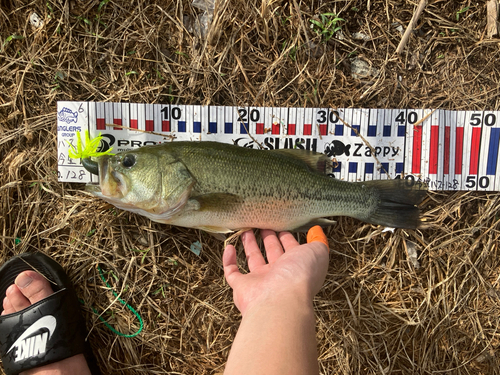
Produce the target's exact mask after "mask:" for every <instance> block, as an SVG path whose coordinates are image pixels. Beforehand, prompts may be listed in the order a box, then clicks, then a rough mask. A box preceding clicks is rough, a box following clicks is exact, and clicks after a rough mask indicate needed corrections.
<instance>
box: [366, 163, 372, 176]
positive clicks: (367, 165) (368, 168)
mask: <svg viewBox="0 0 500 375" xmlns="http://www.w3.org/2000/svg"><path fill="white" fill-rule="evenodd" d="M365 173H370V174H373V163H366V164H365Z"/></svg>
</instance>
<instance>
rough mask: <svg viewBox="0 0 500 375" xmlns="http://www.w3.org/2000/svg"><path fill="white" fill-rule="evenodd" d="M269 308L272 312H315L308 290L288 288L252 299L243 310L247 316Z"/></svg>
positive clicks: (243, 314) (243, 313)
mask: <svg viewBox="0 0 500 375" xmlns="http://www.w3.org/2000/svg"><path fill="white" fill-rule="evenodd" d="M262 310H268V311H269V312H270V313H272V314H287V313H289V312H290V311H294V312H297V313H298V312H303V313H314V309H313V298H312V297H311V296H310V294H309V293H308V292H306V291H301V290H286V291H283V292H280V293H276V292H273V293H266V294H264V295H262V296H261V297H260V298H259V299H256V300H254V301H252V303H251V304H250V305H248V307H247V308H246V309H245V311H244V312H242V316H243V317H245V316H247V315H249V314H253V313H255V312H258V311H262Z"/></svg>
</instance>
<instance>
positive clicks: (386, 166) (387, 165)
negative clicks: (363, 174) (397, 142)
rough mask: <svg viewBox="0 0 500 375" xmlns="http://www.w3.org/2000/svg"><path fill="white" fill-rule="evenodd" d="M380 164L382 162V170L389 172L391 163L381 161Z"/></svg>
mask: <svg viewBox="0 0 500 375" xmlns="http://www.w3.org/2000/svg"><path fill="white" fill-rule="evenodd" d="M380 164H382V169H381V170H380V172H382V173H389V163H380Z"/></svg>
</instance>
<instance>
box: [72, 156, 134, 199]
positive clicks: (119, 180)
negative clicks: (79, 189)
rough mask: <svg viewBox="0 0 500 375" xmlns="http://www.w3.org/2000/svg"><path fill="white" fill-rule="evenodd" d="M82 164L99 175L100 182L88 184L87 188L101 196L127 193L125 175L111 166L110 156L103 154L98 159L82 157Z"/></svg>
mask: <svg viewBox="0 0 500 375" xmlns="http://www.w3.org/2000/svg"><path fill="white" fill-rule="evenodd" d="M82 164H83V166H84V168H85V169H86V170H87V171H88V172H90V173H92V174H96V175H98V176H99V183H90V184H87V185H86V187H85V190H87V191H89V192H91V193H93V194H95V195H99V196H101V197H114V198H122V197H123V196H124V195H125V194H126V191H127V184H126V182H125V180H124V179H123V176H122V175H121V174H120V173H118V172H116V171H115V170H113V168H112V167H111V166H110V157H109V156H107V155H104V156H101V157H100V158H99V159H98V161H93V160H91V159H90V158H87V159H82ZM96 172H97V173H96Z"/></svg>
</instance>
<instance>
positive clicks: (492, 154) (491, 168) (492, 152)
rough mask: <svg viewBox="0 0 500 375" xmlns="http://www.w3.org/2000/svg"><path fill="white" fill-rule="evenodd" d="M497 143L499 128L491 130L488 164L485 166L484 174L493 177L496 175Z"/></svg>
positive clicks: (499, 139)
mask: <svg viewBox="0 0 500 375" xmlns="http://www.w3.org/2000/svg"><path fill="white" fill-rule="evenodd" d="M499 142H500V128H493V129H491V135H490V146H489V148H488V163H487V164H486V174H489V175H495V174H496V173H497V160H498V145H499Z"/></svg>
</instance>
